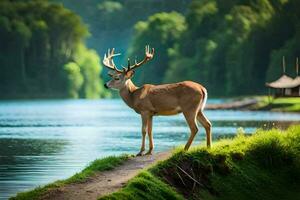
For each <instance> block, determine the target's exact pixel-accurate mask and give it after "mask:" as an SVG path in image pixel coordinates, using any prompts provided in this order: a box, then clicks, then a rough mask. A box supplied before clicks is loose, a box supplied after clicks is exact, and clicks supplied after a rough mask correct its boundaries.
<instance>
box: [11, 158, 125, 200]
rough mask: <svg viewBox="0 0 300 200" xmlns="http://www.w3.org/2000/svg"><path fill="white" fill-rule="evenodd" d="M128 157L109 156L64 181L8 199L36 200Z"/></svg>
mask: <svg viewBox="0 0 300 200" xmlns="http://www.w3.org/2000/svg"><path fill="white" fill-rule="evenodd" d="M128 158H129V156H128V155H121V156H109V157H106V158H103V159H97V160H95V161H93V162H92V163H91V164H90V165H89V166H88V167H86V168H85V169H84V170H82V171H81V172H80V173H76V174H75V175H73V176H72V177H70V178H68V179H66V180H59V181H56V182H54V183H51V184H48V185H46V186H43V187H37V188H35V189H34V190H31V191H28V192H22V193H18V194H17V196H16V197H12V198H10V199H11V200H36V199H39V198H40V197H42V196H43V195H44V194H45V193H46V192H47V191H49V190H51V189H55V188H59V187H62V186H64V185H66V184H70V183H78V182H84V181H86V180H87V179H88V178H89V177H91V176H92V175H94V174H95V173H96V172H101V171H106V170H110V169H113V168H115V167H116V166H119V165H121V164H122V163H123V162H124V161H126V160H128Z"/></svg>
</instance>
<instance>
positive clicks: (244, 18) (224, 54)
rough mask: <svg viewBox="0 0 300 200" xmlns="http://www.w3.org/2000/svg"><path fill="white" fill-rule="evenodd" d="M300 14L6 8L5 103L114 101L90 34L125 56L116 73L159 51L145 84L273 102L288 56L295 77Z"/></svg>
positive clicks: (246, 3)
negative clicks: (272, 87) (198, 86)
mask: <svg viewBox="0 0 300 200" xmlns="http://www.w3.org/2000/svg"><path fill="white" fill-rule="evenodd" d="M53 2H55V3H53ZM57 3H62V4H57ZM63 5H64V6H66V7H67V8H69V9H71V10H73V12H75V13H76V14H78V15H80V16H81V17H82V18H83V21H84V23H86V24H87V25H86V26H85V25H84V24H83V22H82V21H81V20H80V18H79V17H78V15H76V14H74V13H73V12H71V11H69V10H67V9H66V8H64V7H63ZM299 8H300V1H299V0H226V1H224V0H187V1H185V0H153V1H152V0H151V1H149V0H126V1H123V0H85V1H76V3H74V0H52V3H48V2H47V1H45V0H28V1H21V0H19V1H18V0H2V1H0V69H1V71H0V89H1V93H0V97H4V96H18V95H19V96H22V95H23V94H24V95H28V96H35V95H36V96H46V97H47V96H53V97H60V96H61V97H88V98H91V97H93V98H94V97H98V96H105V95H107V93H104V90H103V89H102V82H101V79H100V78H99V74H100V73H101V71H102V68H101V66H100V64H99V62H100V59H99V57H98V55H97V53H96V52H95V51H93V50H90V49H87V48H86V47H85V45H84V39H85V38H86V37H87V36H88V35H89V32H90V37H89V38H88V39H87V45H88V46H89V47H90V48H93V49H96V50H97V52H98V54H100V55H101V56H103V54H104V52H105V51H106V50H107V49H108V48H111V47H116V48H117V51H118V52H122V53H123V55H122V56H121V57H120V58H119V60H117V64H120V63H122V64H125V62H124V61H125V57H127V56H130V57H131V58H132V60H134V59H135V58H136V57H137V59H141V58H142V57H143V56H144V55H143V53H144V46H145V45H146V44H150V45H151V46H153V47H154V48H155V49H156V55H155V58H154V60H152V61H151V62H149V63H147V65H145V66H143V67H141V68H140V69H138V70H137V73H136V76H135V77H134V79H135V81H136V82H137V83H138V84H142V83H167V82H175V81H181V80H194V81H197V82H200V83H202V84H203V85H205V86H206V87H207V88H208V90H209V93H210V96H231V95H244V94H259V93H264V92H265V87H264V84H265V82H266V81H272V80H274V79H276V78H278V77H279V76H280V75H281V73H282V70H281V59H282V56H283V55H284V56H285V57H286V60H287V73H288V74H289V75H291V76H295V70H294V66H295V64H294V62H295V58H296V57H297V56H300V19H299V18H300V12H299ZM87 27H88V28H89V31H88V30H87ZM125 52H126V53H125ZM124 53H125V55H124ZM102 73H104V72H102ZM102 75H103V74H102ZM102 77H103V78H105V77H108V76H106V75H105V76H102Z"/></svg>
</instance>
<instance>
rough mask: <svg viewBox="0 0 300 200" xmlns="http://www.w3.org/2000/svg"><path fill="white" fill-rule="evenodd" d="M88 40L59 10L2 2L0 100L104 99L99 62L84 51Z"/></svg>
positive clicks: (35, 2)
mask: <svg viewBox="0 0 300 200" xmlns="http://www.w3.org/2000/svg"><path fill="white" fill-rule="evenodd" d="M88 34H89V32H88V30H87V28H86V26H85V25H84V24H83V23H82V21H81V18H80V17H79V16H78V15H76V14H75V13H73V12H72V11H70V10H68V9H66V8H64V7H63V6H62V5H61V4H56V3H49V2H47V1H43V0H30V1H17V0H2V1H1V2H0V70H1V73H0V90H1V94H0V98H10V97H97V96H100V95H104V93H103V92H102V89H101V86H100V84H101V83H100V81H99V76H100V70H101V66H100V65H99V57H98V55H97V54H96V53H95V52H94V51H92V50H88V49H86V48H85V47H84V39H85V38H86V36H88ZM79 57H80V59H79ZM91 90H92V91H91Z"/></svg>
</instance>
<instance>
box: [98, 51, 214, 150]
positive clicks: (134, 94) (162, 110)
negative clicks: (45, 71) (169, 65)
mask: <svg viewBox="0 0 300 200" xmlns="http://www.w3.org/2000/svg"><path fill="white" fill-rule="evenodd" d="M116 55H118V54H114V49H112V50H111V51H110V50H108V52H107V55H106V54H105V55H104V59H103V64H104V65H105V66H106V67H107V68H109V69H111V70H113V73H110V74H109V75H110V76H111V77H112V79H111V80H110V81H109V82H107V83H106V84H105V86H106V87H107V88H113V89H117V90H119V93H120V96H121V97H122V99H123V100H124V102H125V103H126V104H127V105H128V106H129V107H131V108H132V109H134V110H135V112H137V113H138V114H140V115H141V117H142V145H141V150H140V152H139V153H138V154H137V155H142V154H143V152H144V150H145V139H146V133H148V137H149V151H148V153H146V154H151V153H152V150H153V147H154V144H153V137H152V119H153V116H155V115H175V114H178V113H181V112H182V113H183V115H184V117H185V119H186V122H187V124H188V125H189V127H190V130H191V135H190V137H189V139H188V141H187V143H186V145H185V147H184V149H185V150H188V149H189V147H190V146H191V144H192V142H193V140H194V137H195V135H196V133H197V132H198V126H197V122H196V121H197V120H198V121H199V122H200V123H201V124H202V126H203V127H204V128H205V131H206V144H207V147H210V146H211V123H210V122H209V120H208V119H207V118H206V117H205V115H204V114H203V112H202V111H203V109H204V106H205V103H206V99H207V92H206V89H205V88H204V87H203V86H202V85H200V84H198V83H195V82H192V81H184V82H179V83H172V84H164V85H150V84H146V85H143V86H142V87H140V88H138V87H136V86H135V85H134V84H133V83H132V81H131V78H132V77H133V75H134V69H136V68H138V67H140V66H141V65H143V64H144V63H146V62H148V61H149V60H151V59H152V58H153V56H154V49H153V48H152V51H150V47H149V45H148V46H146V47H145V58H144V59H143V60H142V61H141V62H139V63H137V62H135V64H134V65H132V66H130V63H129V61H128V68H127V69H124V70H123V71H121V70H118V69H117V68H116V66H115V64H114V63H113V57H114V56H116Z"/></svg>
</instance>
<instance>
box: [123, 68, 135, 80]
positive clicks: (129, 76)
mask: <svg viewBox="0 0 300 200" xmlns="http://www.w3.org/2000/svg"><path fill="white" fill-rule="evenodd" d="M133 75H134V71H133V70H129V71H128V72H126V74H125V77H126V78H132V77H133Z"/></svg>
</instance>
